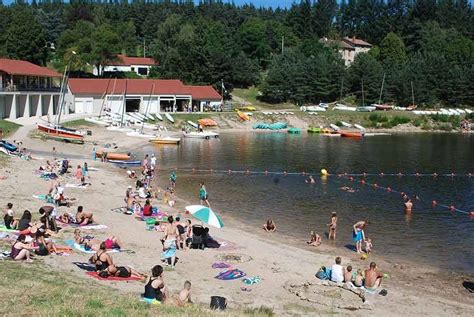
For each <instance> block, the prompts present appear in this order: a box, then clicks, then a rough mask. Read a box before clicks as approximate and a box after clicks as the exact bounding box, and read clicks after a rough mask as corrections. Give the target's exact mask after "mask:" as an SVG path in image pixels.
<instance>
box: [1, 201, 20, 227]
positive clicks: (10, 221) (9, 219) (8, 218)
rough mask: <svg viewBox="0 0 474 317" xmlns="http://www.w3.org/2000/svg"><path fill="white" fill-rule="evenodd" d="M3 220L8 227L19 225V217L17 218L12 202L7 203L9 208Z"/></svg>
mask: <svg viewBox="0 0 474 317" xmlns="http://www.w3.org/2000/svg"><path fill="white" fill-rule="evenodd" d="M3 222H4V223H5V228H7V229H16V228H17V226H18V219H15V212H14V211H13V204H12V203H8V204H7V209H6V210H5V215H4V216H3Z"/></svg>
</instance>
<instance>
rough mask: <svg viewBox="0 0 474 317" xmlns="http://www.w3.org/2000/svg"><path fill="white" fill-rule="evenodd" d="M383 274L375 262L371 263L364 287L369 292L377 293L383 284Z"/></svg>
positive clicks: (366, 271) (366, 272) (366, 273)
mask: <svg viewBox="0 0 474 317" xmlns="http://www.w3.org/2000/svg"><path fill="white" fill-rule="evenodd" d="M382 278H383V273H382V272H380V271H379V270H378V269H377V264H375V262H370V265H369V268H368V269H367V270H365V281H364V286H365V288H366V289H367V290H369V291H375V290H377V288H379V287H380V285H381V283H382Z"/></svg>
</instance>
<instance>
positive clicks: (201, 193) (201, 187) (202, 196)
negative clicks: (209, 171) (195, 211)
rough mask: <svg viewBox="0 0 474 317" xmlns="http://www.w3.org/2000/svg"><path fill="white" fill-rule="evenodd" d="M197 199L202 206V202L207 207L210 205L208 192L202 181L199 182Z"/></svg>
mask: <svg viewBox="0 0 474 317" xmlns="http://www.w3.org/2000/svg"><path fill="white" fill-rule="evenodd" d="M199 199H200V200H201V205H203V206H204V203H205V204H206V205H207V207H211V205H210V204H209V200H208V199H209V194H208V193H207V190H206V186H205V185H204V182H203V183H200V184H199Z"/></svg>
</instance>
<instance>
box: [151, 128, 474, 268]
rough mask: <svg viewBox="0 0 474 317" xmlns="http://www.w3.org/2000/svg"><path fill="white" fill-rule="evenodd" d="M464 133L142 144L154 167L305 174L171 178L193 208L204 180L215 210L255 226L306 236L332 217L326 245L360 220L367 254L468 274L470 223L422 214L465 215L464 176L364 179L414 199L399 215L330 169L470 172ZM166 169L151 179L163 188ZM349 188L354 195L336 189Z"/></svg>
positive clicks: (470, 192) (252, 136) (392, 201)
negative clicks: (333, 229) (266, 224)
mask: <svg viewBox="0 0 474 317" xmlns="http://www.w3.org/2000/svg"><path fill="white" fill-rule="evenodd" d="M473 145H474V137H473V136H465V135H457V134H417V135H395V136H387V137H370V138H369V137H367V138H365V139H362V140H351V139H344V138H343V139H339V138H327V137H322V136H318V135H305V134H303V135H301V136H294V135H287V134H285V133H251V132H250V133H228V134H225V133H224V134H222V135H221V138H220V139H215V140H209V141H203V140H193V139H185V140H184V142H183V144H182V145H181V146H180V147H151V146H150V147H147V148H145V149H143V150H144V151H146V152H152V151H154V152H155V153H157V154H158V155H159V157H160V161H161V162H162V163H163V164H164V166H163V168H174V167H178V168H182V169H183V168H187V169H191V168H195V169H210V168H212V169H214V170H228V169H233V170H244V171H245V170H247V169H249V170H254V171H265V170H268V171H281V172H282V171H293V172H303V171H306V172H313V173H315V174H317V177H315V179H316V184H306V183H305V179H306V178H307V176H302V175H301V176H283V175H279V176H271V175H269V176H265V175H244V174H235V173H234V174H232V175H228V174H227V173H194V174H193V173H185V172H178V194H180V195H182V196H184V198H186V199H189V200H190V201H191V202H193V203H194V202H196V203H198V183H199V182H200V181H205V182H206V187H207V189H208V191H209V194H210V202H211V204H213V208H214V209H216V211H218V212H220V213H222V214H223V215H224V216H225V214H232V216H234V217H237V218H239V219H241V220H242V221H243V222H245V223H247V224H249V225H253V226H256V227H257V226H260V225H261V223H262V221H264V220H266V219H267V218H273V219H274V220H275V221H276V223H277V225H278V228H279V231H281V232H284V233H286V234H288V235H291V236H294V237H297V238H307V235H308V232H309V231H310V230H315V231H316V232H318V233H320V234H323V233H324V232H325V231H326V230H327V227H326V224H327V223H328V219H329V217H330V213H331V212H332V211H337V213H338V218H339V222H338V224H339V226H338V241H337V242H336V245H339V246H345V245H347V244H348V243H351V241H352V239H351V238H352V237H351V226H352V224H353V223H355V222H356V221H358V220H360V219H365V218H368V219H370V222H371V224H370V225H369V227H368V229H367V234H368V236H369V237H371V238H372V240H373V244H374V249H375V250H376V252H378V253H381V254H385V255H392V256H401V257H406V258H410V259H415V260H418V261H425V262H427V263H435V264H437V265H440V266H444V265H449V266H451V267H454V268H456V269H458V270H466V271H469V270H471V271H472V269H474V254H473V253H472V245H473V243H474V229H473V228H474V219H471V218H469V217H467V216H466V215H464V214H459V213H452V212H449V211H446V210H442V209H440V208H435V209H433V208H432V205H431V201H432V200H437V201H438V202H443V203H445V204H447V205H451V204H454V205H455V206H456V207H458V208H460V209H463V210H474V178H468V177H453V178H451V177H437V178H432V177H406V176H405V177H388V176H386V177H368V178H367V182H370V183H377V184H379V185H380V186H385V187H387V186H389V187H391V188H393V189H394V190H399V191H405V192H407V193H410V194H413V193H416V194H417V195H418V196H419V197H420V200H419V201H414V207H413V214H412V215H405V213H404V206H403V202H402V199H401V197H400V196H399V195H397V194H395V193H389V192H386V191H383V190H380V189H374V188H373V187H369V186H363V185H361V184H360V183H358V182H350V181H349V180H346V179H343V178H337V177H335V176H329V177H327V178H321V177H320V176H319V172H318V171H320V170H321V168H325V169H327V170H328V171H329V172H330V173H331V172H332V173H340V172H349V173H350V172H352V173H361V172H367V173H380V172H384V173H398V172H403V173H415V172H423V173H433V172H437V173H450V172H452V171H454V172H457V173H462V172H473V168H474V164H473V161H474V146H473ZM167 178H168V172H163V173H162V175H161V180H162V182H166V181H167ZM344 186H348V187H352V188H354V190H355V192H348V191H344V190H341V189H340V188H341V187H344Z"/></svg>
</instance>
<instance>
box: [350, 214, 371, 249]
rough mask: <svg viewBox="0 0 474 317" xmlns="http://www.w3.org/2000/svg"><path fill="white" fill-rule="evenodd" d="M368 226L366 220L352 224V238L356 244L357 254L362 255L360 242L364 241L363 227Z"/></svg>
mask: <svg viewBox="0 0 474 317" xmlns="http://www.w3.org/2000/svg"><path fill="white" fill-rule="evenodd" d="M368 224H369V221H368V220H362V221H359V222H357V223H355V224H354V226H353V231H352V238H353V240H354V242H355V243H356V251H357V253H362V242H363V241H365V232H364V230H365V227H366V226H367V225H368Z"/></svg>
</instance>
